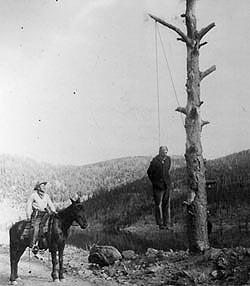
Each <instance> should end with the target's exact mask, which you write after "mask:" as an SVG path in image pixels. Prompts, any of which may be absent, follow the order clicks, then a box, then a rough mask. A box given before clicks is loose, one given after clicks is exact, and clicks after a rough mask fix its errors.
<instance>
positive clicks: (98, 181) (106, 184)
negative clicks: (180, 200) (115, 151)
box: [0, 155, 184, 205]
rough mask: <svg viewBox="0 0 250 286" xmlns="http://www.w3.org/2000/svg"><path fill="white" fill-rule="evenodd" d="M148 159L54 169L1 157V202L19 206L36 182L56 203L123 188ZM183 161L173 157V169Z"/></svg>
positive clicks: (137, 175) (139, 175) (143, 169)
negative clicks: (42, 186)
mask: <svg viewBox="0 0 250 286" xmlns="http://www.w3.org/2000/svg"><path fill="white" fill-rule="evenodd" d="M150 159H151V158H150V157H143V156H141V157H128V158H120V159H114V160H109V161H105V162H99V163H95V164H90V165H84V166H53V165H50V164H46V163H38V162H36V161H35V160H32V159H27V158H22V157H17V156H10V155H1V156H0V201H1V200H2V199H4V198H8V199H10V200H11V201H12V202H13V204H14V205H20V204H21V205H22V204H23V203H24V202H25V201H26V199H27V197H28V195H29V194H30V192H31V191H32V189H33V187H34V185H35V183H36V182H37V181H48V182H49V185H48V188H47V189H48V192H49V193H50V194H51V196H52V199H53V200H54V201H56V202H62V201H66V200H68V199H69V197H71V196H75V195H76V194H77V195H80V196H82V197H83V198H86V197H89V196H91V195H92V194H93V193H99V192H102V191H104V190H107V191H109V190H111V189H113V188H114V187H118V186H122V185H126V184H128V183H130V182H133V181H135V180H137V179H139V178H142V177H143V176H144V175H145V173H146V170H147V167H148V164H149V162H150ZM183 164H184V159H183V158H180V157H175V159H174V161H173V167H174V168H176V167H178V166H183Z"/></svg>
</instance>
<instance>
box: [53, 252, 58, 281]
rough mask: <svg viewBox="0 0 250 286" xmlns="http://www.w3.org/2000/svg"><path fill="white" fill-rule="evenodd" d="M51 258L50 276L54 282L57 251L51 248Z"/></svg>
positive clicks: (56, 277) (56, 276)
mask: <svg viewBox="0 0 250 286" xmlns="http://www.w3.org/2000/svg"><path fill="white" fill-rule="evenodd" d="M51 258H52V272H51V277H52V279H53V281H54V282H58V281H59V279H58V275H57V262H58V261H57V251H56V250H51Z"/></svg>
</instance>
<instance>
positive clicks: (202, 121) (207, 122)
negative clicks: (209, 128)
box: [201, 120, 210, 127]
mask: <svg viewBox="0 0 250 286" xmlns="http://www.w3.org/2000/svg"><path fill="white" fill-rule="evenodd" d="M209 123H210V122H209V121H205V120H201V127H203V126H205V125H207V124H209Z"/></svg>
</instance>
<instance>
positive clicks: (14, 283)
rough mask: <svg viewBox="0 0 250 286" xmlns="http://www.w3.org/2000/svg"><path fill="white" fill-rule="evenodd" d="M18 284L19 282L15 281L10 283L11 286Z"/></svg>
mask: <svg viewBox="0 0 250 286" xmlns="http://www.w3.org/2000/svg"><path fill="white" fill-rule="evenodd" d="M17 284H18V283H17V281H16V280H14V281H10V282H9V285H17Z"/></svg>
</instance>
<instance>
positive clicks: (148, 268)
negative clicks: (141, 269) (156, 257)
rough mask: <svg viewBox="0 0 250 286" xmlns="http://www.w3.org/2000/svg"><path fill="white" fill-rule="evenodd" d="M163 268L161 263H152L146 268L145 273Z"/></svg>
mask: <svg viewBox="0 0 250 286" xmlns="http://www.w3.org/2000/svg"><path fill="white" fill-rule="evenodd" d="M163 268H164V266H162V265H153V266H149V267H147V268H146V271H145V273H147V274H151V273H156V272H159V271H161V270H162V269H163Z"/></svg>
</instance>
